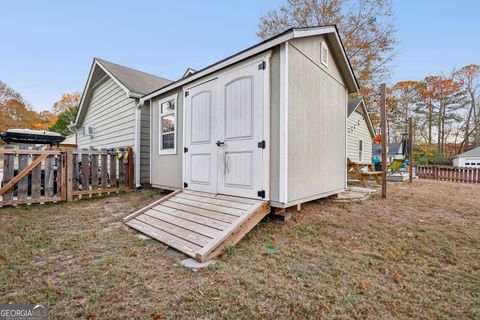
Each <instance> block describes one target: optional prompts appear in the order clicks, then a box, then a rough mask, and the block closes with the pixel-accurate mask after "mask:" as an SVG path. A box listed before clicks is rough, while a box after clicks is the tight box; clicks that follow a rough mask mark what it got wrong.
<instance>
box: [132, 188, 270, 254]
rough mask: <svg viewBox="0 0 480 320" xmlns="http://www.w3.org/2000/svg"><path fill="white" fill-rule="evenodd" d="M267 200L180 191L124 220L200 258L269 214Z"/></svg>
mask: <svg viewBox="0 0 480 320" xmlns="http://www.w3.org/2000/svg"><path fill="white" fill-rule="evenodd" d="M269 212H270V207H269V205H268V202H267V201H260V200H256V199H246V198H237V197H233V196H226V195H216V194H209V193H205V192H196V191H191V190H188V191H184V190H178V191H176V192H173V193H171V194H169V195H168V196H166V197H164V198H162V199H160V200H157V201H155V202H153V203H151V204H150V205H147V206H146V207H144V208H143V209H140V210H138V211H137V212H135V213H133V214H131V215H129V216H127V217H126V218H124V222H125V223H126V224H127V225H128V226H129V227H132V228H134V229H136V230H138V231H140V232H142V233H144V234H146V235H148V236H150V237H152V238H154V239H156V240H158V241H161V242H163V243H165V244H167V245H169V246H171V247H173V248H175V249H177V250H180V251H182V252H183V253H185V254H187V255H188V256H190V257H193V258H195V259H197V260H199V261H205V260H208V259H211V258H213V257H215V256H217V255H219V254H221V253H222V251H223V250H224V248H225V247H226V246H227V245H232V244H236V243H237V242H238V241H240V240H241V239H242V238H243V237H244V236H245V234H247V233H248V232H249V231H250V230H251V229H252V228H253V227H255V225H257V224H258V223H259V222H260V221H261V220H262V219H263V218H264V217H265V216H266V215H267V214H268V213H269Z"/></svg>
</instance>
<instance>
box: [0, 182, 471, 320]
mask: <svg viewBox="0 0 480 320" xmlns="http://www.w3.org/2000/svg"><path fill="white" fill-rule="evenodd" d="M389 195H390V197H389V199H388V200H383V199H380V198H378V197H375V198H374V199H371V200H369V201H366V202H363V203H358V204H352V205H347V206H345V205H339V204H333V203H329V202H318V203H309V204H307V205H304V208H303V210H302V211H301V212H299V213H295V214H294V217H293V219H292V220H290V221H289V222H287V223H282V222H280V221H278V220H276V219H271V218H267V219H265V220H264V221H263V222H261V223H260V224H259V226H257V227H256V228H255V229H254V230H253V231H252V232H250V233H249V234H248V235H247V236H246V237H245V238H244V239H243V240H242V241H241V242H240V243H239V244H238V245H237V246H235V247H229V248H228V249H227V250H226V253H225V254H224V255H223V256H222V257H221V258H220V259H219V261H218V263H217V264H215V265H213V266H211V267H209V268H207V269H206V270H202V271H199V272H192V271H190V270H188V269H185V268H183V267H181V266H179V261H180V260H181V259H182V258H181V257H167V256H164V255H163V252H164V251H165V249H166V247H165V246H164V245H162V244H160V243H158V242H156V241H153V240H149V239H144V238H141V237H139V236H138V234H137V233H136V232H135V231H133V230H131V229H128V228H126V227H125V226H124V225H123V224H122V223H121V217H123V216H125V215H126V214H128V213H129V212H132V211H134V210H135V209H136V208H139V207H141V206H142V205H144V204H145V203H148V202H149V201H152V199H153V198H158V197H160V195H159V194H158V193H156V192H155V191H153V192H146V193H142V194H130V195H123V196H119V197H112V198H106V199H96V200H88V201H82V202H78V203H73V204H62V205H49V206H41V207H40V206H37V207H31V208H24V209H23V208H22V209H0V222H1V224H0V240H1V243H2V245H1V247H0V263H1V265H0V301H1V302H8V303H14V302H17V303H21V302H32V303H34V302H43V303H45V302H47V301H48V303H49V304H50V308H51V315H52V318H88V317H90V318H95V317H97V318H150V317H151V318H154V317H158V318H161V317H165V318H203V319H211V318H222V319H252V318H254V319H256V318H267V319H279V318H286V319H299V318H313V319H318V318H326V319H329V318H376V319H397V318H452V319H459V318H463V319H476V318H480V308H479V305H480V221H479V215H480V186H479V185H468V184H456V183H448V182H435V181H415V182H414V184H413V186H410V185H408V184H406V183H405V184H395V185H392V186H391V188H390V194H389Z"/></svg>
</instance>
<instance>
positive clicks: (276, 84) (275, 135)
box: [269, 46, 280, 202]
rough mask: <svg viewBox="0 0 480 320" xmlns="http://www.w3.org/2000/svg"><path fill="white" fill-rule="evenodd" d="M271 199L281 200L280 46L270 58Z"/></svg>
mask: <svg viewBox="0 0 480 320" xmlns="http://www.w3.org/2000/svg"><path fill="white" fill-rule="evenodd" d="M269 71H270V81H271V82H270V200H271V201H277V202H278V201H280V200H279V199H280V47H279V46H277V47H276V48H275V49H274V50H273V52H272V56H271V58H270V70H269Z"/></svg>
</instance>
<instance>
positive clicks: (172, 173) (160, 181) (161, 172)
mask: <svg viewBox="0 0 480 320" xmlns="http://www.w3.org/2000/svg"><path fill="white" fill-rule="evenodd" d="M176 93H177V94H178V97H177V113H176V114H177V119H176V121H177V129H176V143H177V153H176V154H164V155H159V154H158V147H159V145H158V144H159V130H160V124H159V104H158V101H159V100H161V99H163V98H166V97H169V96H171V95H174V94H176ZM152 110H153V112H152V114H151V115H150V116H151V119H152V130H151V134H152V147H151V150H152V156H151V167H152V168H151V170H152V178H151V179H152V185H154V186H160V187H165V188H169V189H177V188H182V187H183V174H182V168H183V167H182V165H183V90H182V88H178V89H175V90H173V91H170V92H167V93H165V94H162V95H160V96H158V97H156V98H155V99H154V100H153V101H152Z"/></svg>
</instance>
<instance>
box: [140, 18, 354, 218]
mask: <svg viewBox="0 0 480 320" xmlns="http://www.w3.org/2000/svg"><path fill="white" fill-rule="evenodd" d="M356 92H358V83H357V81H356V78H355V76H354V73H353V71H352V68H351V65H350V63H349V61H348V58H347V56H346V54H345V50H344V47H343V45H342V42H341V40H340V37H339V34H338V30H337V29H336V27H335V26H326V27H310V28H293V29H289V30H287V31H285V32H283V33H281V34H279V35H277V36H274V37H272V38H270V39H267V40H265V41H263V42H261V43H259V44H256V45H254V46H252V47H250V48H247V49H245V50H243V51H240V52H239V53H237V54H234V55H232V56H230V57H227V58H225V59H223V60H221V61H219V62H217V63H214V64H212V65H210V66H208V67H206V68H203V69H201V70H198V71H196V72H194V73H192V74H190V75H189V76H188V77H185V78H181V79H179V80H177V81H175V82H173V83H170V84H167V85H165V86H163V87H161V88H159V89H157V90H155V91H153V92H151V93H149V94H147V95H145V96H144V97H142V98H141V100H140V102H141V103H145V104H148V105H149V107H150V114H151V118H150V119H151V123H150V127H151V131H150V134H151V135H150V138H151V143H150V146H151V150H150V170H151V174H150V182H151V184H152V186H154V187H159V188H164V189H171V190H176V189H185V190H188V191H197V192H204V193H212V194H222V195H227V196H236V197H244V198H252V199H263V200H265V201H269V204H270V206H272V207H280V208H285V207H289V206H292V205H295V204H299V203H303V202H307V201H310V200H314V199H318V198H322V197H326V196H329V195H333V194H336V193H338V192H341V191H343V190H344V189H345V188H346V183H347V178H346V159H347V155H346V150H347V148H346V143H347V137H346V132H347V130H346V122H347V121H346V120H347V102H348V95H349V94H350V93H356Z"/></svg>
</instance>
